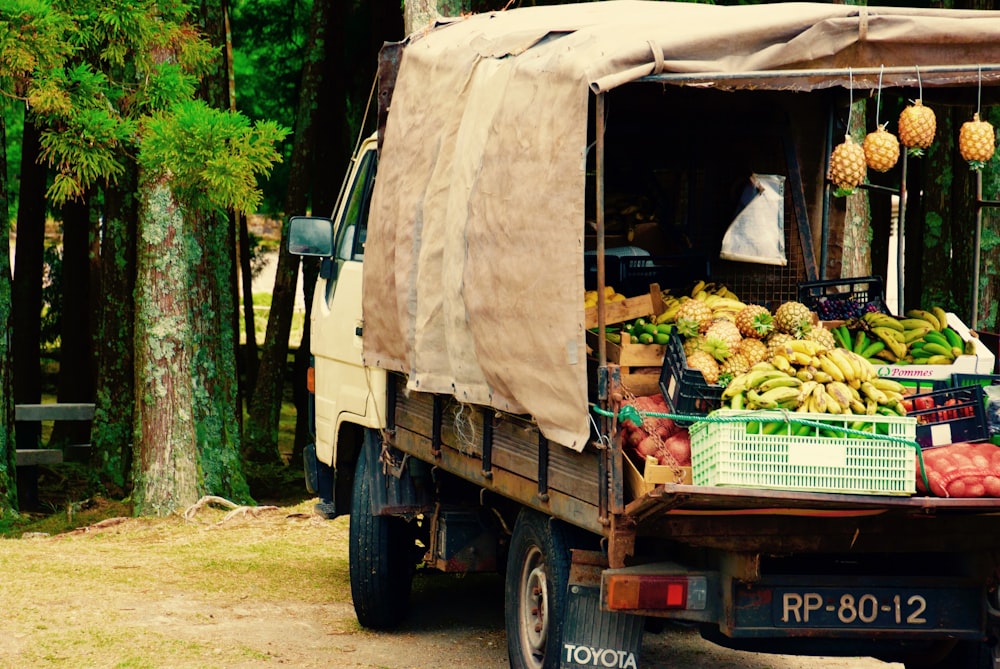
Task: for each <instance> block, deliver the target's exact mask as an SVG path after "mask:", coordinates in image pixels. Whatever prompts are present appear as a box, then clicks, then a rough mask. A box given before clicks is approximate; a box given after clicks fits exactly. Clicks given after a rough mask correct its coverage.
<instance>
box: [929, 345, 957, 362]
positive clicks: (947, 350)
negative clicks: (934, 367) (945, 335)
mask: <svg viewBox="0 0 1000 669" xmlns="http://www.w3.org/2000/svg"><path fill="white" fill-rule="evenodd" d="M923 352H924V353H929V354H930V356H936V355H943V356H946V357H948V358H951V359H954V358H955V356H954V354H953V353H952V350H951V347H950V346H941V345H940V344H936V343H934V342H928V343H926V344H924V348H923Z"/></svg>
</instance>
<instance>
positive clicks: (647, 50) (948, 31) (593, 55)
mask: <svg viewBox="0 0 1000 669" xmlns="http://www.w3.org/2000/svg"><path fill="white" fill-rule="evenodd" d="M996 63H1000V13H996V12H962V11H934V10H919V9H911V8H884V7H878V8H876V7H868V8H865V7H854V6H844V5H825V4H808V3H781V4H773V5H747V6H735V7H721V6H714V5H696V4H686V3H670V2H638V1H631V2H630V1H609V2H594V3H584V4H574V5H560V6H549V7H532V8H525V9H517V10H511V11H506V12H497V13H493V14H482V15H475V16H471V17H467V18H462V19H458V20H455V21H452V22H450V23H446V24H442V25H439V26H437V27H435V28H434V29H432V30H429V31H427V32H426V33H424V34H421V35H417V36H413V37H412V38H411V42H410V43H409V44H408V45H407V47H406V48H405V49H404V51H403V56H402V60H401V63H400V69H399V73H398V78H397V81H396V88H395V92H394V94H393V98H392V104H391V107H390V112H389V117H388V123H387V126H386V131H385V137H384V143H383V150H382V155H381V157H380V161H379V172H378V179H377V182H376V186H375V193H374V199H373V203H372V210H371V215H370V224H369V232H368V238H367V242H366V246H365V268H364V272H365V274H364V291H365V296H364V324H365V329H364V332H365V336H364V359H365V363H366V364H368V365H377V366H380V367H384V368H386V369H391V370H396V371H401V372H404V373H406V374H407V375H408V383H409V387H410V388H411V389H416V390H422V391H427V392H436V393H448V394H454V395H455V396H456V397H458V398H459V399H460V400H462V401H465V402H470V403H477V404H486V405H491V406H493V407H495V408H497V409H501V410H506V411H512V412H516V413H527V414H530V415H531V416H533V417H534V419H535V420H536V421H537V423H538V425H539V427H540V429H541V431H542V433H543V434H544V435H545V436H546V437H547V438H548V439H550V440H552V441H554V442H557V443H560V444H563V445H565V446H568V447H570V448H573V449H576V450H580V449H582V448H583V447H584V445H585V443H586V441H587V439H588V436H589V433H590V424H589V416H588V412H589V409H588V405H587V373H586V349H585V344H584V326H583V323H584V312H583V300H582V295H583V282H584V278H583V241H584V240H583V235H584V187H585V165H586V160H585V158H586V152H587V124H588V118H587V113H588V111H587V110H588V103H589V98H590V96H591V92H592V91H595V92H601V91H607V90H610V89H612V88H614V87H616V86H620V85H623V84H625V83H628V82H630V81H633V80H635V79H637V78H641V77H645V76H648V75H653V74H664V75H669V74H670V73H681V74H697V73H705V77H704V79H705V82H702V83H706V82H707V83H710V84H712V83H714V85H720V86H723V85H724V86H730V87H741V86H742V87H750V86H755V87H760V88H766V87H773V88H800V89H809V88H815V87H825V86H831V85H841V84H846V80H847V74H846V73H845V72H837V73H827V72H823V73H818V74H817V76H815V77H783V76H777V77H770V78H768V77H761V76H759V75H758V74H756V73H757V71H760V70H801V69H827V68H848V67H851V68H857V69H858V71H859V73H860V71H861V70H863V69H864V68H881V67H883V66H884V67H885V68H886V73H887V75H886V80H885V84H886V85H892V84H893V83H894V82H895V83H900V84H902V83H905V84H907V85H913V84H914V83H915V81H916V77H915V69H916V66H920V67H921V74H922V79H923V83H924V85H935V84H941V83H949V82H953V81H960V80H964V81H970V80H971V81H975V80H976V78H977V77H978V76H979V75H978V74H977V73H976V72H975V71H974V70H973V71H971V72H970V71H967V72H965V73H961V74H957V75H956V74H955V73H953V72H951V73H944V72H938V71H937V70H936V69H935V66H940V65H947V66H953V65H955V64H966V65H977V64H994V66H995V64H996ZM904 67H905V68H906V72H905V73H904V72H901V71H897V70H895V69H893V68H904ZM911 68H912V72H911ZM741 72H755V75H754V78H753V80H749V79H748V80H740V79H739V78H738V77H737V78H727V77H731V76H732V75H734V74H736V75H738V74H739V73H741ZM711 75H719V76H718V77H717V78H718V81H713V78H712V76H711ZM982 77H983V81H984V83H986V84H990V83H993V82H995V81H996V77H997V73H996V71H994V70H993V69H991V68H985V70H984V71H983V74H982ZM862 79H863V77H862V76H861V75H860V74H859V76H858V78H857V79H856V80H855V84H856V85H858V86H864V85H872V83H871V82H868V83H867V84H866V83H865V82H864V81H862Z"/></svg>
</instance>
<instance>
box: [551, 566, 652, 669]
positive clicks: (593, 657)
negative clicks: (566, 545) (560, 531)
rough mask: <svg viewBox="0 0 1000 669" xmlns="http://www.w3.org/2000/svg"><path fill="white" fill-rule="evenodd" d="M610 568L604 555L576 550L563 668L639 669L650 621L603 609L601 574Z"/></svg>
mask: <svg viewBox="0 0 1000 669" xmlns="http://www.w3.org/2000/svg"><path fill="white" fill-rule="evenodd" d="M607 566H608V565H607V559H606V558H605V557H604V556H603V555H602V554H601V553H596V552H592V551H580V550H574V551H573V561H572V564H571V566H570V571H569V582H568V584H567V586H566V608H565V613H564V615H565V618H564V620H563V634H562V638H563V642H562V652H561V655H560V658H559V669H583V668H584V667H613V668H615V669H638V666H639V653H640V651H641V649H642V635H643V629H644V625H645V622H646V621H645V618H644V617H643V616H632V615H627V614H624V613H613V612H610V611H602V610H601V572H602V571H603V570H604V569H606V568H607Z"/></svg>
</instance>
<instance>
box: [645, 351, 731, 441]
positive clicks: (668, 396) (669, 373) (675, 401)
mask: <svg viewBox="0 0 1000 669" xmlns="http://www.w3.org/2000/svg"><path fill="white" fill-rule="evenodd" d="M682 339H683V338H682V337H681V336H680V335H677V334H674V335H672V336H671V337H670V341H668V342H667V350H666V353H665V354H664V356H663V367H661V368H660V392H661V393H663V399H665V400H666V402H667V406H668V407H670V413H672V414H678V415H686V416H691V420H690V421H685V420H680V419H678V420H676V422H678V423H681V424H685V423H688V422H694V421H696V420H698V418H699V417H701V416H705V415H707V414H708V413H709V412H711V411H714V410H716V409H720V408H722V391H723V390H724V388H723V386H720V385H717V384H716V385H712V384H709V383H706V381H705V376H704V375H703V374H702V373H701V372H700V371H698V370H697V369H692V368H691V367H688V366H687V356H685V355H684V345H683V343H682Z"/></svg>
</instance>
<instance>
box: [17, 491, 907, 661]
mask: <svg viewBox="0 0 1000 669" xmlns="http://www.w3.org/2000/svg"><path fill="white" fill-rule="evenodd" d="M229 513H230V511H229V510H227V509H225V508H221V507H220V508H214V507H202V508H200V509H199V510H198V511H197V512H196V513H193V514H191V516H190V517H189V518H186V519H185V518H183V517H181V516H175V517H172V518H167V519H132V518H124V517H119V518H112V519H109V520H104V521H101V522H99V523H97V524H92V525H90V526H88V527H86V528H82V529H78V530H76V531H74V532H69V533H63V534H57V535H52V536H47V535H44V534H31V533H28V534H26V535H24V536H22V537H19V538H12V539H5V540H0V570H2V573H4V574H5V575H6V576H5V579H4V584H3V585H2V586H0V606H2V607H3V611H4V616H3V617H2V619H0V667H11V668H15V667H16V668H18V669H21V668H24V667H39V668H43V667H72V668H73V669H86V668H89V667H94V668H116V669H117V668H123V669H124V668H128V669H145V668H159V667H170V668H177V669H182V668H197V669H212V668H219V669H223V668H225V669H242V668H246V669H256V668H262V667H274V666H287V667H296V668H302V669H308V668H313V667H315V668H319V667H323V668H328V667H339V668H345V669H351V668H365V669H432V668H433V669H465V668H467V667H476V668H477V669H488V668H490V667H496V668H498V669H500V668H503V667H506V666H507V655H506V640H505V635H504V629H503V624H504V623H503V583H502V579H501V578H500V577H499V576H497V575H486V576H483V575H480V576H467V577H455V576H444V575H434V574H421V575H419V576H418V577H417V580H416V583H415V587H414V593H413V603H412V606H413V614H412V615H411V616H410V619H409V621H408V622H407V623H406V624H405V625H403V627H402V628H400V629H399V630H398V631H396V632H393V633H373V632H370V631H367V630H363V629H361V628H360V627H359V626H358V624H357V622H356V620H355V618H354V612H353V608H352V606H351V601H350V586H349V575H348V565H347V528H348V520H347V519H346V518H339V519H337V520H334V521H326V520H321V519H320V518H318V517H317V516H315V515H313V514H312V500H307V501H304V502H302V503H301V504H298V505H295V506H287V507H272V508H259V509H255V510H254V511H253V513H248V512H240V511H236V512H233V513H234V515H233V516H232V517H227V514H229ZM640 666H641V667H644V668H645V667H670V668H671V669H704V668H708V667H711V668H712V669H807V668H808V669H877V668H880V669H888V668H890V667H892V668H893V669H898V668H899V666H900V665H887V664H883V663H880V662H876V661H874V660H857V659H816V658H791V657H780V656H773V655H760V654H751V653H737V652H733V651H728V650H725V649H721V648H718V647H716V646H713V645H710V644H708V643H706V642H704V641H702V640H701V639H700V638H699V637H698V635H697V633H696V632H695V631H693V630H691V629H686V628H680V627H671V628H669V629H668V631H667V632H665V633H663V634H655V635H654V634H647V635H646V641H645V645H644V648H643V655H642V659H641V663H640Z"/></svg>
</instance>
